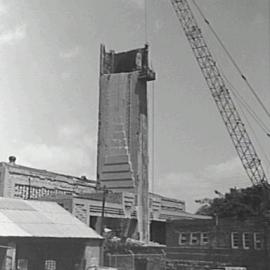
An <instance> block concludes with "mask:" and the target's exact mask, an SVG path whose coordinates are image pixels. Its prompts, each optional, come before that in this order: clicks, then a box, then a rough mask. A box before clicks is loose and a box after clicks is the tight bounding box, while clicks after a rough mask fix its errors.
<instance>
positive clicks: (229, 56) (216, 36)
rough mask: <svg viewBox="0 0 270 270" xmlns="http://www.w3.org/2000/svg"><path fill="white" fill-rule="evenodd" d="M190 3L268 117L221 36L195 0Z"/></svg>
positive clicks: (267, 112) (263, 106) (268, 113)
mask: <svg viewBox="0 0 270 270" xmlns="http://www.w3.org/2000/svg"><path fill="white" fill-rule="evenodd" d="M191 1H192V3H193V4H194V6H195V7H196V8H197V10H198V12H199V13H200V15H201V16H202V18H203V20H204V22H205V23H206V25H207V26H208V27H209V29H210V31H211V32H212V33H213V35H214V37H215V38H216V40H217V41H218V43H219V44H220V46H221V47H222V48H223V50H224V51H225V53H226V54H227V56H228V58H229V59H230V60H231V62H232V64H233V65H234V67H235V68H236V70H237V71H238V73H239V75H240V76H241V78H242V79H243V80H244V82H245V83H246V85H247V87H248V89H249V90H250V91H251V93H252V94H253V96H254V97H255V99H256V100H257V102H258V103H259V104H260V105H261V107H262V109H263V110H264V112H265V113H266V115H267V116H268V117H269V118H270V112H269V111H268V110H267V108H266V106H265V105H264V103H263V102H262V100H261V99H260V97H259V96H258V94H257V93H256V91H255V89H254V88H253V87H252V86H251V84H250V83H249V81H248V79H247V77H246V76H245V75H244V74H243V72H242V71H241V69H240V67H239V65H238V64H237V63H236V61H235V60H234V58H233V56H232V55H231V53H230V52H229V51H228V49H227V48H226V46H225V44H224V42H223V41H222V40H221V38H220V37H219V36H218V34H217V32H216V31H215V29H214V28H213V27H212V25H211V24H210V22H209V20H208V19H207V18H206V17H205V15H204V14H203V12H202V10H201V8H200V7H199V6H198V4H197V3H196V2H195V0H191Z"/></svg>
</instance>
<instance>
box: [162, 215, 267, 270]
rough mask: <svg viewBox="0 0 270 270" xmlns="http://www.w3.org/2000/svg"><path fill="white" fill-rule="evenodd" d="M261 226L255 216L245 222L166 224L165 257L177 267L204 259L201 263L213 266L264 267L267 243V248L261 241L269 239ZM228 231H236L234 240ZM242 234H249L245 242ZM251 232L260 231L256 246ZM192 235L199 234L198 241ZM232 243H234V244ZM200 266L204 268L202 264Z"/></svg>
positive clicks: (222, 221) (221, 220) (193, 221)
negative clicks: (259, 241)
mask: <svg viewBox="0 0 270 270" xmlns="http://www.w3.org/2000/svg"><path fill="white" fill-rule="evenodd" d="M265 228H266V227H265V226H264V224H263V223H262V222H261V221H260V220H259V219H255V218H252V219H249V220H245V221H241V220H237V219H220V220H219V221H218V224H216V221H215V220H210V221H207V220H204V221H202V220H190V221H188V220H183V221H174V222H171V223H169V224H167V228H166V229H167V237H166V238H167V239H166V240H167V243H166V244H167V245H168V247H167V249H166V252H167V256H168V258H169V260H171V263H173V264H175V265H178V267H179V269H181V267H184V266H183V265H184V264H188V262H190V263H192V262H193V263H194V265H196V264H198V265H202V264H203V262H205V265H207V264H209V265H216V267H217V266H221V265H228V266H232V265H233V266H245V267H247V268H248V270H253V269H254V270H265V268H264V267H265V264H266V262H267V261H269V243H268V247H267V248H268V251H267V250H266V248H265V247H266V246H265V245H264V243H265V241H266V240H265V239H267V238H268V239H270V238H269V237H270V233H269V226H268V227H267V231H266V233H265ZM232 233H237V239H238V241H236V242H235V241H233V239H236V238H232ZM246 233H248V235H249V237H248V239H249V241H248V242H247V241H245V237H244V234H246ZM255 233H256V234H257V233H261V236H262V238H261V239H262V241H261V244H260V245H259V246H260V248H258V246H257V245H256V243H255V238H254V235H255ZM196 235H197V236H198V235H199V237H198V239H199V240H198V241H197V240H196V239H197V237H195V236H196ZM206 235H207V236H206ZM203 236H204V237H205V238H204V240H203ZM265 236H266V237H265ZM185 237H186V238H187V239H186V241H185ZM205 240H207V241H205ZM268 242H269V240H268ZM233 243H234V244H235V243H238V244H237V246H234V245H233ZM246 244H248V246H246ZM267 252H268V254H267ZM181 264H182V266H181ZM180 266H181V267H180ZM205 267H206V266H205ZM184 269H193V268H184ZM195 269H196V268H195ZM198 269H199V268H198ZM202 269H208V268H203V267H202Z"/></svg>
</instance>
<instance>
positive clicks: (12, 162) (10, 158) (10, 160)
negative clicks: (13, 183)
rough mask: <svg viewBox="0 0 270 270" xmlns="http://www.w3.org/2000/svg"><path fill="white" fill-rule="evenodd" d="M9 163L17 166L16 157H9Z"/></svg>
mask: <svg viewBox="0 0 270 270" xmlns="http://www.w3.org/2000/svg"><path fill="white" fill-rule="evenodd" d="M8 160H9V163H11V164H15V163H16V157H15V156H9V157H8Z"/></svg>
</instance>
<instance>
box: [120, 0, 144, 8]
mask: <svg viewBox="0 0 270 270" xmlns="http://www.w3.org/2000/svg"><path fill="white" fill-rule="evenodd" d="M145 1H147V0H128V1H127V0H121V2H123V3H125V4H129V5H131V6H132V7H135V8H138V9H144V8H145Z"/></svg>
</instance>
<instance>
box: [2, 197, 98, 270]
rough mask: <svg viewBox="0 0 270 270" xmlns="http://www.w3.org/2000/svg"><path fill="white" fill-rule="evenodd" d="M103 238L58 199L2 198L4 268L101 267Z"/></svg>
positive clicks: (28, 269) (49, 269)
mask: <svg viewBox="0 0 270 270" xmlns="http://www.w3.org/2000/svg"><path fill="white" fill-rule="evenodd" d="M102 241H103V238H102V237H101V236H100V235H99V234H98V233H96V232H95V231H94V230H93V229H92V228H89V227H88V226H87V225H85V224H84V223H82V222H81V221H79V220H78V219H76V218H75V217H74V216H72V215H71V214H70V213H69V212H68V211H66V210H65V209H63V208H62V207H61V206H59V205H58V204H57V203H55V202H47V201H46V202H43V201H31V200H28V201H26V200H21V199H10V198H0V269H1V270H15V269H21V270H41V269H42V270H56V269H57V270H62V269H63V270H64V269H65V270H73V269H85V268H88V267H93V266H98V265H99V262H100V253H101V246H102Z"/></svg>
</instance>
